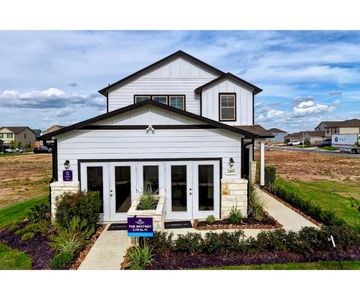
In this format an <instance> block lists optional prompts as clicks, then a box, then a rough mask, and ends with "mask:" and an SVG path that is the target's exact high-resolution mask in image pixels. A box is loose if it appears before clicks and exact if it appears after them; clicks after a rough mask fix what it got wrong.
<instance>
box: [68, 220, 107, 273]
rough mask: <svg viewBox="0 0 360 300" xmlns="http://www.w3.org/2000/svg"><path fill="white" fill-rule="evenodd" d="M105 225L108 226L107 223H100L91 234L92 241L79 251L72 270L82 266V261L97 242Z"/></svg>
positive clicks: (71, 267)
mask: <svg viewBox="0 0 360 300" xmlns="http://www.w3.org/2000/svg"><path fill="white" fill-rule="evenodd" d="M105 227H106V225H99V226H98V227H97V229H96V231H95V233H94V234H93V235H92V236H91V238H90V241H89V242H88V243H87V245H86V246H85V248H84V249H83V250H81V251H80V252H79V254H78V255H77V257H76V259H75V261H74V262H73V264H72V265H71V266H70V270H77V269H78V268H79V267H80V265H81V263H82V262H83V260H84V259H85V257H86V255H87V254H88V253H89V251H90V249H91V247H92V246H93V245H94V244H95V242H96V240H97V239H98V237H99V236H100V234H101V233H102V232H103V230H104V229H105Z"/></svg>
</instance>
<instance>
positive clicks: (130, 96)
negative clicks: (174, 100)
mask: <svg viewBox="0 0 360 300" xmlns="http://www.w3.org/2000/svg"><path fill="white" fill-rule="evenodd" d="M214 78H216V76H215V75H214V74H212V73H210V72H208V71H206V70H204V69H202V68H200V67H199V66H197V65H195V64H193V63H191V62H189V61H186V60H184V59H182V58H178V59H176V60H174V61H172V62H170V63H168V64H166V65H163V66H161V67H159V68H158V69H156V70H154V71H152V72H149V73H147V74H145V75H143V76H141V77H138V78H136V79H134V80H132V81H130V82H129V83H127V84H125V85H123V86H120V87H118V88H115V89H113V90H111V91H110V93H109V111H112V110H115V109H118V108H121V107H124V106H127V105H130V104H133V103H134V95H137V94H140V95H146V94H150V95H155V94H165V95H168V94H173V95H175V94H178V95H185V96H186V110H187V111H189V112H192V113H195V114H200V97H199V95H195V93H194V90H195V89H196V88H197V87H199V86H201V85H203V84H205V83H207V82H209V81H211V80H213V79H214Z"/></svg>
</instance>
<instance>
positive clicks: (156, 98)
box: [151, 96, 168, 104]
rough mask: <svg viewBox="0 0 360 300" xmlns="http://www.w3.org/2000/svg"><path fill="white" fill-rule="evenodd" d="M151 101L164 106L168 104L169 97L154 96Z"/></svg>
mask: <svg viewBox="0 0 360 300" xmlns="http://www.w3.org/2000/svg"><path fill="white" fill-rule="evenodd" d="M151 99H152V100H154V101H156V102H160V103H162V104H167V99H168V96H152V97H151Z"/></svg>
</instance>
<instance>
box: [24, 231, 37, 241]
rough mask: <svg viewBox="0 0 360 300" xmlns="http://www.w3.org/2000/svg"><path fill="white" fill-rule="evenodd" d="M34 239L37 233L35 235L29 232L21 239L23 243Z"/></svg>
mask: <svg viewBox="0 0 360 300" xmlns="http://www.w3.org/2000/svg"><path fill="white" fill-rule="evenodd" d="M34 237H35V233H34V232H27V233H24V234H23V235H22V236H21V239H22V240H23V241H28V240H32V239H33V238H34Z"/></svg>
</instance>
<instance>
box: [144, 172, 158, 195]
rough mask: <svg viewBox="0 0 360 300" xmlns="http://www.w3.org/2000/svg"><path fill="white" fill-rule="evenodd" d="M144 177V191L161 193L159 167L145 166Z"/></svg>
mask: <svg viewBox="0 0 360 300" xmlns="http://www.w3.org/2000/svg"><path fill="white" fill-rule="evenodd" d="M143 177H144V178H143V180H144V183H143V184H144V185H143V186H144V190H143V192H145V193H154V194H159V167H158V166H144V169H143Z"/></svg>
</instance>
